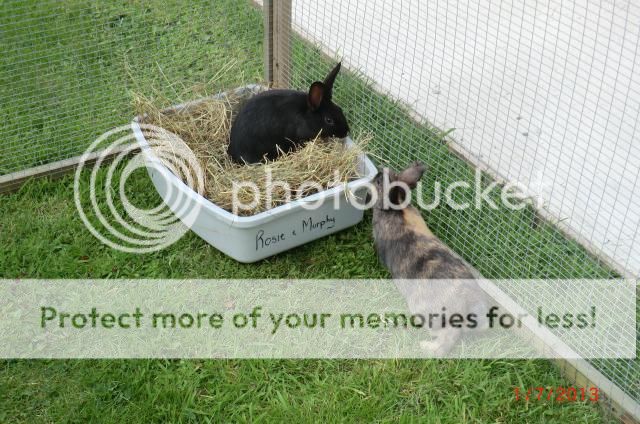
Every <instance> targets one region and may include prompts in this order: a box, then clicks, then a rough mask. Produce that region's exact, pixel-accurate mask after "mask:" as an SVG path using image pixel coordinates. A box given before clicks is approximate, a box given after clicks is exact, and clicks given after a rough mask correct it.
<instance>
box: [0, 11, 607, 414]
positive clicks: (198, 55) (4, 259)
mask: <svg viewBox="0 0 640 424" xmlns="http://www.w3.org/2000/svg"><path fill="white" fill-rule="evenodd" d="M212 3H213V5H211V4H210V2H188V3H187V2H181V1H177V0H174V1H169V2H160V1H148V2H144V3H143V2H138V1H127V2H124V1H117V2H89V1H81V0H70V1H66V2H44V1H43V2H36V1H31V2H16V1H10V2H4V3H2V4H1V5H0V23H2V26H1V27H0V100H2V101H0V117H1V118H2V120H1V123H0V128H1V131H2V138H1V139H0V174H4V173H6V172H11V171H13V170H16V169H21V168H24V167H27V166H32V165H35V164H38V163H42V162H43V161H47V160H51V159H59V158H63V157H67V156H69V155H73V154H77V153H80V152H82V150H83V149H84V148H85V147H86V146H87V145H88V144H89V143H90V142H91V141H92V140H93V139H94V138H95V137H96V136H98V135H99V134H102V133H103V132H104V131H106V130H108V129H110V128H112V127H114V126H117V125H122V124H126V123H127V122H128V121H129V119H130V117H131V115H132V108H131V97H130V91H131V90H136V91H141V92H143V93H147V94H149V93H152V92H153V91H154V90H157V89H160V90H162V91H164V92H166V93H168V94H170V95H172V96H174V97H177V96H176V94H175V93H174V89H175V87H171V86H169V85H168V84H167V81H187V82H189V81H192V82H206V81H208V80H209V79H210V78H211V76H212V75H214V74H215V73H216V72H217V71H218V70H219V69H221V68H222V67H224V66H225V65H228V64H229V63H231V70H232V71H231V72H227V73H224V75H223V77H222V78H221V79H220V80H218V81H215V82H214V83H213V86H214V88H219V89H223V88H228V87H235V86H238V85H241V84H243V83H245V82H253V81H256V80H259V79H260V77H261V75H262V52H261V43H262V34H261V31H262V28H261V25H262V24H261V17H260V13H259V12H258V11H257V10H256V9H254V8H253V7H251V6H248V5H247V3H244V2H237V1H232V0H226V1H216V2H212ZM16 16H18V18H15V17H16ZM25 19H32V21H30V25H32V26H31V27H29V26H28V25H25V24H23V23H22V21H24V20H25ZM34 25H35V26H34ZM43 55H47V56H48V57H49V58H48V59H44V58H42V56H43ZM293 57H294V64H295V66H294V74H293V83H294V85H295V86H296V87H298V88H303V87H305V86H306V85H308V84H309V83H310V82H311V81H312V80H313V79H315V78H318V77H319V76H321V75H322V74H323V73H324V72H326V70H327V69H329V61H328V60H327V59H326V58H325V57H323V56H322V55H321V54H320V52H319V51H318V50H317V49H313V48H311V47H310V46H309V45H308V44H306V43H304V42H302V41H301V40H300V39H298V38H296V39H294V43H293ZM335 91H336V99H337V102H338V103H339V104H341V105H342V106H343V107H344V109H345V111H346V113H347V116H348V118H349V119H350V121H351V123H352V127H353V128H354V129H355V130H356V131H357V130H367V131H371V132H372V133H374V134H375V136H376V141H375V144H374V145H373V149H374V151H375V153H377V154H378V155H379V156H381V157H383V158H385V160H387V161H388V162H389V163H391V164H392V165H393V166H395V167H398V166H401V165H404V164H405V163H407V162H409V161H410V160H414V159H416V158H420V159H421V160H423V161H425V162H427V164H428V165H429V166H430V172H429V174H428V175H427V177H426V180H427V182H428V183H429V184H427V187H429V186H430V184H432V183H433V181H434V180H435V179H436V178H437V179H438V180H440V181H442V182H443V184H446V183H447V182H450V181H453V180H458V179H461V178H462V179H464V180H469V181H471V179H472V177H473V170H472V169H471V168H470V167H469V166H468V165H467V164H466V163H464V162H463V161H461V160H460V159H458V158H457V157H456V156H455V155H453V154H451V152H449V150H448V148H447V146H446V145H445V144H443V143H442V140H440V138H439V136H438V134H439V131H438V130H436V129H434V128H431V127H429V126H428V125H418V124H416V123H414V122H413V121H411V120H410V119H409V118H408V117H407V113H406V111H405V109H404V108H403V107H402V106H400V105H398V104H396V103H395V102H393V101H391V100H389V99H388V98H386V97H384V96H382V95H378V94H376V93H375V92H374V91H372V89H371V87H370V86H368V85H367V83H366V81H363V80H362V79H361V78H358V76H357V75H354V74H348V73H344V74H342V75H341V76H340V78H339V79H338V82H337V86H336V90H335ZM15 93H19V97H18V98H17V100H15V101H8V99H13V97H14V96H15ZM27 99H29V100H27ZM25 117H29V119H25ZM18 129H19V130H20V131H19V132H17V131H18ZM409 145H411V150H410V149H409ZM410 152H411V153H410ZM102 176H104V173H102ZM86 177H87V176H86V175H85V176H84V178H85V181H86ZM72 187H73V182H72V179H71V177H67V178H65V179H62V180H60V181H45V180H40V181H34V182H31V183H29V184H27V185H25V186H24V187H23V188H22V189H21V190H20V191H19V192H18V193H15V194H13V195H10V196H3V197H1V198H0V277H3V278H16V277H18V278H189V277H191V278H264V277H269V278H285V277H286V278H384V277H387V276H388V274H387V272H386V270H384V269H383V268H382V267H381V266H380V265H379V264H378V262H377V259H376V257H375V252H374V250H373V246H372V240H371V225H370V215H369V214H367V215H366V217H365V221H364V222H363V223H362V224H360V225H358V226H356V227H354V228H351V229H349V230H347V231H343V232H341V233H338V234H335V235H333V236H330V237H326V238H324V239H321V240H318V241H315V242H313V243H310V244H307V245H305V246H302V247H300V248H296V249H295V250H292V251H289V252H286V253H284V254H281V255H278V256H277V257H273V258H269V259H267V260H264V261H261V262H259V263H257V264H249V265H242V264H238V263H237V262H235V261H233V260H231V259H229V258H227V257H225V256H224V255H222V254H221V253H219V252H218V251H216V250H215V249H213V248H212V247H210V246H209V245H207V244H206V243H204V242H203V241H202V240H200V239H199V238H198V237H197V236H195V235H194V234H192V233H188V234H187V235H186V236H185V237H184V238H182V239H181V240H180V241H179V242H177V243H176V244H174V245H172V246H171V247H169V248H167V249H165V250H163V251H160V252H156V253H151V254H146V255H134V254H126V253H122V252H119V251H115V250H112V249H110V248H108V247H106V246H104V245H102V244H101V243H100V242H99V241H98V240H96V239H95V238H94V237H93V236H92V235H91V234H90V233H89V232H88V231H87V230H86V229H85V228H84V226H83V224H82V222H81V221H80V218H79V217H78V215H77V213H76V211H75V206H74V203H73V194H72V192H73V190H72ZM127 188H128V190H129V192H130V193H131V195H132V197H133V200H134V203H136V204H140V205H144V204H155V203H156V202H157V201H158V197H157V195H156V194H155V191H154V190H153V187H152V186H151V184H150V181H149V179H148V177H147V176H146V175H144V174H142V173H137V174H136V175H135V176H134V178H132V180H131V181H130V184H129V185H128V187H127ZM496 196H497V195H496ZM461 200H462V199H461ZM427 218H428V221H429V225H430V226H431V227H432V228H433V229H434V232H436V234H438V235H439V236H440V237H441V238H442V239H443V240H444V241H445V242H446V243H448V244H449V245H450V246H452V247H453V248H454V249H455V250H456V251H458V252H460V253H461V254H462V255H464V256H465V257H466V258H467V259H468V260H469V261H471V263H473V264H474V265H475V266H476V267H477V268H478V269H479V270H480V271H481V272H482V273H483V274H484V275H486V276H487V277H496V278H499V277H511V278H516V277H520V278H542V277H560V278H563V277H564V278H566V277H606V276H610V275H611V272H610V271H609V270H608V269H607V268H604V267H602V266H601V265H600V264H598V263H597V262H596V261H594V260H592V259H591V258H590V256H589V255H588V254H587V253H586V252H585V251H584V250H583V249H582V248H581V247H580V246H579V245H577V244H575V243H572V242H569V241H567V240H566V239H565V238H564V237H562V235H561V234H560V233H558V232H557V230H555V229H554V228H553V227H552V226H551V225H549V224H546V223H544V222H541V221H539V220H538V219H537V218H536V217H535V214H534V212H533V211H532V210H531V209H525V210H523V211H520V212H509V211H505V210H499V211H492V210H488V209H483V210H482V211H476V210H470V211H466V212H462V213H461V212H453V211H451V210H448V209H446V208H439V209H437V210H435V211H433V212H432V213H430V214H429V215H428V216H427ZM567 384H568V382H566V381H564V380H563V379H562V378H561V377H560V376H559V374H558V372H557V371H556V370H555V368H553V367H552V365H551V364H550V363H549V362H548V361H542V360H540V361H499V360H495V361H489V360H487V361H435V360H433V361H327V360H313V361H311V360H308V361H281V360H270V361H231V360H229V361H160V360H136V361H114V360H95V361H3V362H2V363H0V399H2V401H0V422H59V421H62V422H64V421H72V422H86V421H103V422H116V421H117V422H127V421H133V422H160V421H170V422H180V421H185V422H190V421H192V422H206V421H215V422H220V421H258V420H259V419H260V418H264V419H266V418H269V419H271V420H274V421H275V420H278V421H281V420H295V421H299V420H305V421H321V420H325V421H338V420H341V419H342V420H346V421H352V422H366V421H376V422H390V421H427V422H443V423H459V422H480V423H489V422H498V423H511V422H531V423H537V422H587V423H592V422H599V421H600V420H601V416H600V412H599V409H598V408H597V407H596V406H594V405H590V404H581V403H575V404H570V403H567V404H554V403H552V402H542V403H535V402H532V403H529V404H525V403H518V404H516V403H514V402H513V395H512V388H513V387H514V386H516V385H518V386H520V387H535V386H540V385H543V386H559V385H567Z"/></svg>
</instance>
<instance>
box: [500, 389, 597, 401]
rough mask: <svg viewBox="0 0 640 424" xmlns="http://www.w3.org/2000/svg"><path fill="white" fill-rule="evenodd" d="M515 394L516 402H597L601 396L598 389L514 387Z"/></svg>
mask: <svg viewBox="0 0 640 424" xmlns="http://www.w3.org/2000/svg"><path fill="white" fill-rule="evenodd" d="M513 393H514V396H515V401H516V402H520V401H524V402H530V401H549V402H597V401H598V398H599V395H600V392H599V390H598V388H597V387H529V388H528V389H526V390H525V389H522V388H520V387H514V389H513Z"/></svg>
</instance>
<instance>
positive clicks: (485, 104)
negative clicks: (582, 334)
mask: <svg viewBox="0 0 640 424" xmlns="http://www.w3.org/2000/svg"><path fill="white" fill-rule="evenodd" d="M291 8H292V12H291V13H292V24H293V28H294V30H295V34H294V35H293V37H292V41H291V44H292V57H293V59H292V61H291V63H292V65H291V66H292V70H291V75H292V77H291V83H292V85H293V86H294V87H298V88H300V87H303V86H305V84H308V83H309V82H310V81H312V80H313V78H314V76H316V75H322V72H323V71H324V70H326V69H328V67H329V65H330V63H331V61H332V60H334V59H336V58H342V60H343V64H345V65H346V68H347V69H349V70H350V72H351V73H350V74H348V75H346V76H344V75H343V76H342V77H341V79H339V82H338V83H337V87H336V89H335V97H336V99H337V102H338V103H339V104H340V105H341V106H343V108H344V109H345V110H346V112H347V116H348V118H349V119H350V121H351V122H352V128H353V129H354V130H355V131H359V130H361V131H370V132H372V133H373V134H374V136H375V145H374V146H373V150H374V151H375V153H376V157H377V158H378V160H379V162H383V163H387V164H389V165H391V166H392V167H394V168H396V169H398V168H402V167H404V166H405V165H406V164H408V163H409V162H411V161H413V160H416V159H419V160H422V161H424V162H425V163H427V165H428V168H429V172H428V175H427V179H428V183H427V184H426V187H427V189H426V191H425V193H424V195H425V196H426V197H427V198H430V196H431V198H430V199H429V200H434V199H433V196H434V192H435V190H434V188H435V184H436V181H439V182H441V183H442V185H443V186H447V185H449V184H451V183H453V182H455V181H465V182H467V183H469V184H470V185H471V186H472V187H473V185H474V183H476V174H475V172H474V168H476V169H480V170H482V171H483V176H482V178H481V187H482V188H483V189H484V188H486V187H488V186H489V185H490V184H491V182H492V181H497V182H499V183H501V184H503V183H504V182H506V181H512V182H513V181H516V182H519V183H521V184H522V185H523V186H525V187H526V188H527V192H528V193H529V194H530V195H531V200H532V202H531V206H529V207H527V208H525V209H523V210H520V211H512V210H509V211H505V210H493V209H491V208H490V207H487V206H486V205H485V207H483V208H481V209H477V208H468V209H466V210H464V211H458V210H456V211H452V210H450V209H448V208H446V207H441V208H436V209H434V210H433V211H430V212H429V213H427V215H426V217H427V221H428V223H429V226H430V227H432V228H433V229H434V231H435V232H436V233H437V234H438V236H439V237H441V238H442V239H443V240H445V241H446V243H447V244H449V245H450V246H452V247H453V248H454V249H455V250H456V251H458V252H460V253H461V254H463V256H464V257H465V258H466V259H468V260H469V261H470V262H471V263H472V264H474V266H476V267H477V268H478V269H479V270H480V271H481V273H482V274H483V275H484V276H486V277H491V278H514V277H518V278H611V277H616V276H620V275H624V276H627V277H631V278H637V277H638V276H639V275H640V262H638V258H640V251H639V250H638V249H639V247H638V243H637V242H636V240H637V236H638V228H639V227H640V215H639V214H638V210H640V208H638V196H637V193H638V191H637V184H638V179H639V178H640V167H639V166H638V163H639V161H638V158H639V157H640V144H638V143H637V140H638V130H637V122H638V117H639V113H640V102H639V101H638V99H637V95H636V93H637V92H638V90H639V89H640V77H639V75H640V73H638V72H637V68H636V61H637V48H638V42H639V40H640V20H639V19H638V18H639V17H640V7H638V6H637V5H634V4H632V2H615V3H613V2H600V3H592V2H587V3H579V2H570V3H569V2H554V1H551V2H543V3H540V2H534V3H522V2H480V1H463V2H458V1H446V0H445V1H442V0H441V1H436V2H429V4H425V3H424V2H419V1H407V2H388V1H383V0H377V1H376V0H374V1H366V2H365V1H358V2H339V1H330V2H323V3H318V2H313V1H306V0H300V1H294V2H293V5H292V6H291ZM309 43H310V44H311V45H313V46H314V47H315V48H314V49H309V48H308V47H307V45H308V44H309ZM450 129H453V130H452V131H449V130H450ZM445 135H446V136H445ZM498 191H499V189H498ZM454 197H455V196H454ZM497 197H498V195H495V194H494V197H493V198H494V199H495V200H497ZM455 200H456V201H458V202H459V203H463V202H471V203H473V202H474V197H473V193H472V192H469V193H467V194H463V193H460V194H458V195H457V198H456V199H455ZM549 296H553V293H549ZM592 363H593V365H594V366H595V367H596V368H597V369H598V370H599V371H600V372H601V373H602V374H603V375H604V376H605V377H606V378H608V379H609V381H610V386H611V387H618V388H620V389H621V390H622V391H623V392H624V393H625V394H626V395H628V396H629V397H630V398H632V399H633V401H634V402H635V407H636V408H637V405H638V402H640V390H639V389H640V388H639V387H638V381H640V361H638V360H597V361H592Z"/></svg>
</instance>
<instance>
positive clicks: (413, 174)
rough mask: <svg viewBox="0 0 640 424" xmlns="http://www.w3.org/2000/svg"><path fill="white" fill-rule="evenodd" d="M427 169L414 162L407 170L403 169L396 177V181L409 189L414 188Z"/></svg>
mask: <svg viewBox="0 0 640 424" xmlns="http://www.w3.org/2000/svg"><path fill="white" fill-rule="evenodd" d="M426 170H427V167H426V166H424V165H423V164H422V163H420V162H414V163H413V164H412V165H411V166H410V167H409V168H407V169H405V170H404V171H402V172H401V173H400V174H399V175H398V180H399V181H402V182H404V183H405V184H407V185H408V186H409V188H416V184H417V183H418V181H420V178H422V174H424V171H426Z"/></svg>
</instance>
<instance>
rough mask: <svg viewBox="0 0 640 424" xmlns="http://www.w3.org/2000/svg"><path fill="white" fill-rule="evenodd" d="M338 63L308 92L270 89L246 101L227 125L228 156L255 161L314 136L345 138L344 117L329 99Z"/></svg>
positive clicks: (338, 68)
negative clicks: (229, 133)
mask: <svg viewBox="0 0 640 424" xmlns="http://www.w3.org/2000/svg"><path fill="white" fill-rule="evenodd" d="M339 70H340V63H338V65H336V67H335V68H334V69H333V70H332V71H331V72H330V73H329V75H327V77H326V78H325V80H324V82H319V81H316V82H314V83H313V84H312V85H311V87H310V88H309V93H304V92H301V91H295V90H270V91H266V92H264V93H260V94H258V95H256V96H254V97H252V98H251V99H249V100H248V101H247V103H246V104H245V105H244V106H243V107H242V109H241V110H240V112H239V113H238V116H237V117H236V118H235V120H234V122H233V124H232V126H231V135H230V141H229V149H228V152H229V155H230V156H231V158H232V159H233V160H234V161H235V162H239V163H242V162H247V163H256V162H260V161H262V160H263V159H264V157H266V158H267V159H269V160H272V159H275V158H276V157H277V156H278V148H280V149H281V150H282V151H284V152H290V151H293V150H295V149H296V148H298V147H299V146H301V145H303V144H304V143H305V142H306V141H308V140H311V139H313V138H315V137H316V136H317V135H318V134H319V133H320V134H321V135H322V137H340V138H342V137H346V135H347V133H348V132H349V125H348V124H347V119H346V118H345V116H344V113H343V112H342V109H340V107H339V106H337V105H336V104H335V103H333V102H332V101H331V98H332V95H333V82H334V81H335V77H336V75H337V74H338V71H339Z"/></svg>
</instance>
